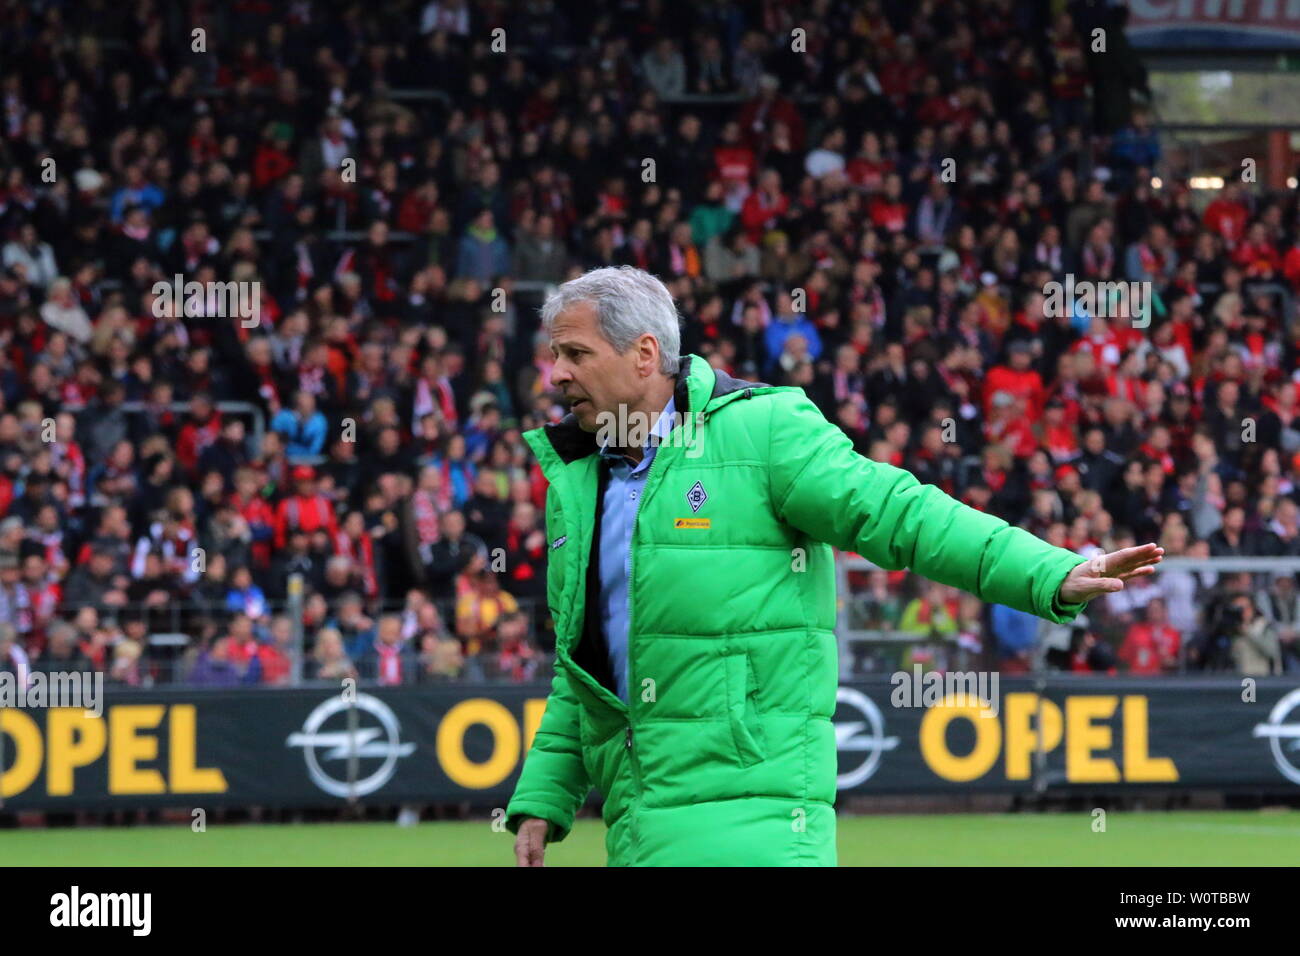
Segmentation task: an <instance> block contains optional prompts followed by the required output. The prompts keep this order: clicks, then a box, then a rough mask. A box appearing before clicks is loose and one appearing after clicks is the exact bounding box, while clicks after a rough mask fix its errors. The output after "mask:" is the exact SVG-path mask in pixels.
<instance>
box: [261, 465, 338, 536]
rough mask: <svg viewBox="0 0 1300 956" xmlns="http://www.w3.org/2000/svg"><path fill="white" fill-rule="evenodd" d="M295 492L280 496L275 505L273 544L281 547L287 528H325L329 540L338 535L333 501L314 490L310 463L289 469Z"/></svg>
mask: <svg viewBox="0 0 1300 956" xmlns="http://www.w3.org/2000/svg"><path fill="white" fill-rule="evenodd" d="M292 477H293V482H294V489H295V491H294V494H292V495H289V496H288V497H286V498H285V499H283V500H282V501H281V502H280V504H279V505H278V506H277V507H276V509H275V546H276V547H277V548H283V547H284V546H285V543H286V542H287V540H288V536H289V532H290V531H305V532H307V533H308V534H310V533H311V532H313V531H320V530H325V531H328V532H329V536H330V540H331V541H334V540H337V538H338V533H339V526H338V521H337V519H336V518H335V517H334V505H333V504H332V503H331V502H330V500H329V499H328V498H326V497H325V496H324V495H322V494H319V493H318V492H317V491H316V471H315V469H313V468H312V467H311V466H310V465H295V466H294V468H293V471H292Z"/></svg>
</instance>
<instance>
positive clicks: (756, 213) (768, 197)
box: [740, 169, 790, 242]
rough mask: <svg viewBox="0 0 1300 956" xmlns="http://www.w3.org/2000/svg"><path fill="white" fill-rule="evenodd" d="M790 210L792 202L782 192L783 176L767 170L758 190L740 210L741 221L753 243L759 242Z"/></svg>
mask: <svg viewBox="0 0 1300 956" xmlns="http://www.w3.org/2000/svg"><path fill="white" fill-rule="evenodd" d="M789 208H790V200H789V198H788V197H787V196H786V195H785V193H783V192H781V174H780V173H778V172H777V171H776V170H775V169H765V170H763V172H762V174H761V175H760V176H759V177H758V189H756V190H754V191H753V192H752V193H750V194H749V196H748V197H747V198H746V199H745V204H744V205H743V206H742V207H741V209H740V221H741V223H742V224H743V225H744V227H745V231H746V232H747V233H748V234H749V239H750V241H751V242H759V241H760V240H761V239H762V238H763V233H764V232H766V231H767V230H768V229H771V228H772V226H773V225H775V224H776V223H777V222H779V221H780V219H781V217H782V216H784V215H785V213H786V210H787V209H789Z"/></svg>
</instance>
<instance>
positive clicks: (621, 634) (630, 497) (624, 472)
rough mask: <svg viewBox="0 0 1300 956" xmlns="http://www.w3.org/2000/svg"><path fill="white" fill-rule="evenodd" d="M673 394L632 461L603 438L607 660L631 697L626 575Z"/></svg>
mask: <svg viewBox="0 0 1300 956" xmlns="http://www.w3.org/2000/svg"><path fill="white" fill-rule="evenodd" d="M675 409H676V406H675V404H674V403H673V398H672V396H671V395H670V396H669V397H668V404H667V405H665V406H664V410H663V412H661V413H660V416H659V420H658V421H657V422H655V425H654V428H652V429H651V430H650V434H649V436H648V437H647V440H646V444H645V448H644V454H643V455H642V458H641V460H640V461H639V462H637V463H636V464H635V465H633V464H632V462H631V461H629V460H628V459H627V458H624V457H623V456H622V455H621V454H619V453H618V452H616V451H613V450H611V449H610V448H609V445H608V443H603V444H602V445H601V448H600V454H601V457H603V458H608V459H609V460H610V467H609V481H608V483H607V484H606V486H605V496H604V498H602V499H601V509H602V511H601V518H600V623H601V626H602V627H603V628H604V629H605V640H606V643H607V644H608V645H609V663H610V666H611V667H612V668H613V671H614V680H615V682H616V683H617V685H618V696H619V697H620V698H622V699H623V700H625V701H626V700H627V699H628V697H627V632H628V578H629V576H630V574H631V554H632V528H633V526H634V525H635V524H636V513H637V509H638V508H640V507H641V496H642V492H643V491H644V489H645V479H646V476H647V475H648V474H649V473H650V463H651V462H653V461H654V458H655V452H656V451H657V450H658V447H657V446H658V440H659V439H662V438H664V437H666V436H667V435H668V433H669V432H670V431H672V425H673V419H672V415H673V412H674V411H675Z"/></svg>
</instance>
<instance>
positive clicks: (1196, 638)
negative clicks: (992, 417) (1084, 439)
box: [836, 554, 1300, 675]
mask: <svg viewBox="0 0 1300 956" xmlns="http://www.w3.org/2000/svg"><path fill="white" fill-rule="evenodd" d="M1079 560H1080V562H1082V561H1083V560H1084V559H1083V558H1082V557H1080V558H1079ZM871 571H887V573H891V574H892V573H894V572H888V569H884V568H880V567H879V566H878V565H876V564H874V563H872V562H871V561H869V560H867V559H866V558H863V557H860V556H858V555H851V554H840V555H838V556H837V560H836V585H837V593H838V602H837V623H836V637H837V642H838V646H839V655H840V665H841V672H842V673H844V674H846V675H853V674H861V673H864V672H869V671H876V672H879V671H888V670H893V669H897V668H898V667H899V666H900V664H901V663H903V662H905V660H906V658H907V656H908V655H909V653H910V652H912V651H914V650H917V649H920V650H922V651H924V655H923V656H925V657H927V658H928V659H927V662H926V665H925V666H927V667H931V666H933V667H936V668H937V669H947V668H956V669H964V668H968V667H971V666H977V667H979V668H981V669H990V670H996V669H999V668H1000V666H1001V664H1000V662H999V656H998V654H997V651H996V638H997V635H996V634H995V633H994V629H993V627H992V624H991V621H990V616H989V614H988V613H987V612H988V611H989V610H990V609H991V607H992V605H989V604H982V605H981V620H980V622H979V641H980V648H979V649H978V650H976V649H974V648H973V647H971V646H969V645H967V646H963V645H962V644H960V643H959V641H958V637H959V633H960V628H959V627H957V628H948V629H947V631H941V630H940V629H937V628H931V629H928V630H922V631H918V630H907V629H904V628H902V627H900V626H899V624H900V623H901V621H900V620H899V619H898V618H901V610H900V613H899V615H897V616H896V617H894V618H891V619H888V620H881V619H880V616H879V615H878V614H873V608H872V605H873V603H874V602H872V601H871V600H870V599H869V598H866V597H864V592H862V591H861V590H860V589H858V590H855V588H854V587H853V585H852V579H851V575H853V574H854V573H862V572H871ZM1175 573H1178V574H1194V575H1197V576H1198V577H1197V578H1196V579H1195V580H1194V582H1193V583H1194V587H1195V592H1196V593H1195V599H1194V614H1195V620H1194V622H1193V623H1190V624H1188V623H1184V622H1182V621H1179V620H1177V618H1178V617H1181V613H1180V614H1177V615H1175V617H1174V618H1171V619H1170V620H1169V622H1168V623H1169V625H1170V626H1171V627H1173V628H1174V629H1175V630H1176V631H1178V633H1179V636H1180V641H1179V653H1178V660H1177V664H1176V666H1174V667H1172V668H1168V669H1167V670H1166V672H1168V673H1177V674H1187V673H1191V672H1193V671H1195V670H1202V669H1206V664H1205V662H1204V660H1202V659H1197V658H1196V657H1194V656H1193V655H1194V653H1197V651H1196V649H1197V648H1199V647H1201V646H1202V645H1203V644H1204V643H1206V641H1207V640H1209V639H1214V638H1218V637H1226V638H1228V639H1229V640H1230V641H1231V640H1235V636H1234V635H1235V632H1229V631H1227V630H1225V624H1224V622H1223V621H1222V620H1220V619H1219V618H1218V616H1217V608H1218V606H1219V605H1220V603H1222V602H1226V601H1227V600H1228V599H1231V598H1234V597H1236V596H1241V595H1244V596H1247V597H1249V598H1250V600H1251V603H1252V605H1253V606H1255V608H1256V613H1257V614H1259V615H1261V616H1263V617H1264V618H1265V619H1266V620H1269V621H1270V627H1274V628H1279V629H1285V630H1286V631H1294V632H1296V635H1297V638H1296V640H1295V641H1294V642H1293V644H1292V645H1291V646H1290V647H1288V646H1287V644H1286V642H1285V641H1280V642H1279V646H1278V663H1279V665H1280V667H1281V668H1282V669H1283V670H1285V672H1286V673H1292V672H1293V671H1297V672H1300V619H1297V620H1295V621H1278V622H1274V621H1272V619H1271V617H1270V614H1271V613H1272V612H1271V610H1270V609H1269V608H1266V607H1262V606H1261V605H1262V603H1263V602H1261V601H1260V600H1259V598H1260V597H1261V596H1262V595H1264V594H1265V593H1266V592H1267V589H1268V587H1269V586H1270V583H1271V582H1270V579H1271V578H1272V577H1273V576H1274V575H1284V576H1285V575H1288V574H1290V575H1300V556H1296V557H1291V556H1287V557H1263V556H1240V557H1212V558H1189V557H1166V558H1165V559H1163V560H1162V561H1161V563H1160V564H1159V565H1158V566H1157V569H1156V573H1155V574H1154V575H1152V576H1151V578H1150V579H1149V580H1150V582H1151V587H1153V588H1155V589H1156V593H1154V594H1147V593H1146V592H1140V593H1139V598H1138V600H1141V599H1142V598H1146V599H1147V601H1146V603H1149V599H1150V598H1155V597H1160V598H1164V599H1166V603H1167V604H1168V592H1166V590H1165V589H1164V588H1163V587H1162V586H1161V579H1162V576H1164V575H1169V574H1175ZM904 574H905V576H906V577H905V581H904V583H903V585H902V586H901V587H891V591H890V596H891V597H892V598H893V599H894V600H895V601H896V602H897V603H898V605H899V606H900V608H901V607H902V606H905V605H906V604H907V603H908V602H909V601H910V600H912V599H913V598H915V597H918V596H919V595H920V594H921V592H922V590H923V588H924V587H926V586H928V584H929V582H927V580H926V579H925V578H923V577H922V576H921V575H919V574H915V573H913V572H910V571H906V572H904ZM1242 574H1245V575H1249V578H1248V579H1247V580H1246V581H1245V585H1244V587H1239V586H1237V585H1239V584H1241V583H1242V582H1241V581H1239V580H1233V581H1229V580H1228V579H1227V576H1229V575H1231V576H1238V575H1242ZM1138 587H1141V585H1138ZM952 590H954V591H957V590H958V589H955V588H954V589H952ZM958 593H962V592H958ZM1296 593H1300V585H1298V586H1297V588H1296ZM1110 597H1112V596H1111V595H1106V596H1102V597H1099V598H1096V599H1094V600H1093V601H1092V602H1090V603H1089V604H1088V605H1087V607H1086V608H1085V609H1084V611H1083V612H1082V613H1081V614H1080V615H1079V617H1078V618H1077V619H1076V621H1075V622H1074V625H1073V626H1071V625H1054V624H1052V623H1051V622H1049V621H1046V620H1041V621H1040V622H1039V624H1038V630H1037V634H1036V641H1035V646H1034V648H1033V654H1032V664H1031V666H1030V667H1029V672H1030V673H1045V672H1047V671H1049V670H1052V669H1054V668H1052V667H1051V666H1050V665H1049V664H1048V660H1047V659H1048V654H1049V652H1050V651H1052V650H1053V649H1056V650H1060V647H1059V642H1060V641H1061V640H1062V639H1063V638H1068V637H1069V636H1070V634H1071V633H1072V632H1073V631H1075V630H1082V631H1087V632H1088V633H1089V634H1092V635H1094V636H1097V637H1099V638H1101V639H1102V640H1103V641H1105V642H1107V645H1108V646H1110V647H1111V649H1112V650H1113V651H1114V652H1116V655H1117V657H1118V652H1119V650H1120V649H1121V647H1122V646H1123V641H1124V639H1125V637H1126V636H1127V633H1128V629H1129V627H1131V625H1132V624H1134V623H1136V615H1135V614H1133V613H1131V612H1129V611H1123V612H1116V611H1114V610H1113V609H1112V607H1111V602H1110V601H1109V600H1108V598H1110ZM1146 603H1143V604H1141V605H1138V606H1137V607H1136V609H1135V610H1138V611H1143V612H1144V611H1145V607H1146ZM1293 606H1295V605H1294V603H1293ZM880 625H883V626H880ZM1117 669H1118V670H1119V671H1121V672H1122V671H1123V670H1124V667H1123V666H1122V665H1121V664H1119V663H1118V662H1117ZM1279 672H1281V671H1279Z"/></svg>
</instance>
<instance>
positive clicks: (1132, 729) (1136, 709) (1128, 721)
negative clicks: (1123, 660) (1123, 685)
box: [1124, 694, 1178, 783]
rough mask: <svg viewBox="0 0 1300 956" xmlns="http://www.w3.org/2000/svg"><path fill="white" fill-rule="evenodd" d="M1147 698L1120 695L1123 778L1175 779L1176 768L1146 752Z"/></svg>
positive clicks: (1155, 781) (1176, 774) (1135, 781)
mask: <svg viewBox="0 0 1300 956" xmlns="http://www.w3.org/2000/svg"><path fill="white" fill-rule="evenodd" d="M1149 731H1150V722H1149V721H1148V719H1147V699H1146V698H1145V697H1142V696H1141V695H1138V694H1127V695H1125V697H1124V779H1125V780H1130V781H1133V782H1134V783H1167V782H1169V781H1171V780H1177V779H1178V768H1177V767H1176V766H1174V762H1173V761H1172V760H1170V759H1169V758H1168V757H1152V756H1150V755H1149V754H1148V752H1147V748H1148V746H1149V742H1148V736H1147V735H1148V733H1149Z"/></svg>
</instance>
